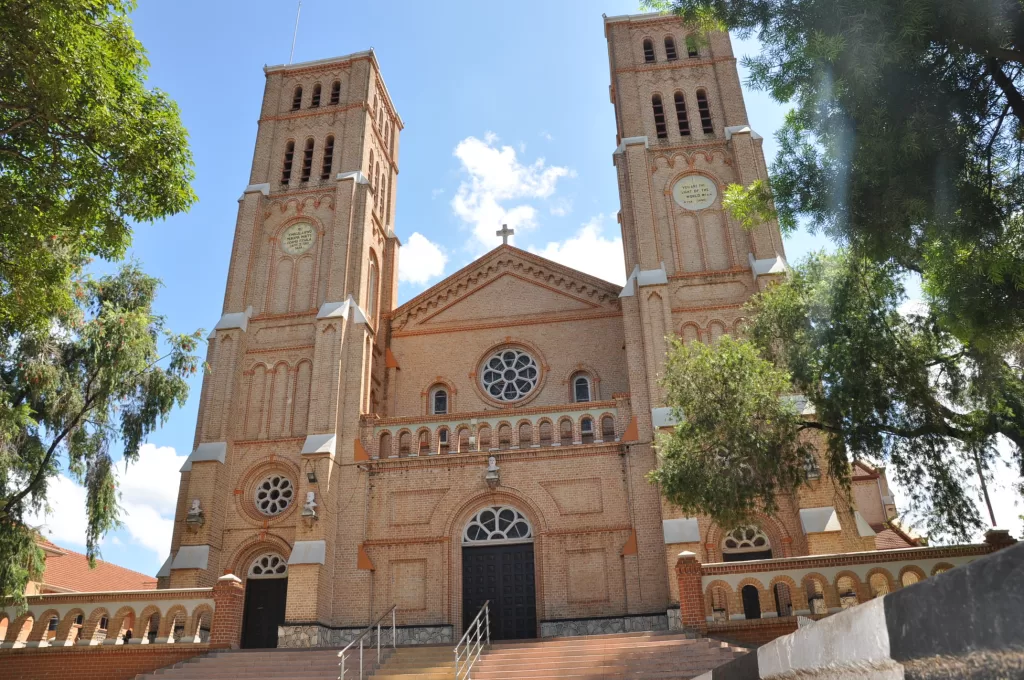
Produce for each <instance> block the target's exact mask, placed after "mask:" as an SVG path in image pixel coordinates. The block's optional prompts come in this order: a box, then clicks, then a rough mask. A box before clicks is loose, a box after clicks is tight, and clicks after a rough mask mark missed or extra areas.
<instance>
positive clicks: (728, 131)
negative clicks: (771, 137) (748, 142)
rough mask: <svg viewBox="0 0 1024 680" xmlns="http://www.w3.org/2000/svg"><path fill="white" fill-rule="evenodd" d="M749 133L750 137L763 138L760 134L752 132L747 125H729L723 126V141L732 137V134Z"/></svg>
mask: <svg viewBox="0 0 1024 680" xmlns="http://www.w3.org/2000/svg"><path fill="white" fill-rule="evenodd" d="M743 133H749V134H750V138H751V139H763V138H762V137H761V135H759V134H757V133H756V132H754V131H753V130H752V129H751V128H750V126H749V125H730V126H729V127H727V128H725V141H727V142H728V141H729V140H730V139H732V136H733V135H739V134H743Z"/></svg>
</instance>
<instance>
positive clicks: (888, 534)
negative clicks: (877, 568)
mask: <svg viewBox="0 0 1024 680" xmlns="http://www.w3.org/2000/svg"><path fill="white" fill-rule="evenodd" d="M916 545H917V543H916V542H910V541H908V540H907V539H906V538H905V537H903V536H901V535H900V534H898V533H897V532H895V531H893V530H892V529H883V530H882V531H879V532H878V533H877V534H875V549H876V550H900V549H903V548H913V547H915V546H916Z"/></svg>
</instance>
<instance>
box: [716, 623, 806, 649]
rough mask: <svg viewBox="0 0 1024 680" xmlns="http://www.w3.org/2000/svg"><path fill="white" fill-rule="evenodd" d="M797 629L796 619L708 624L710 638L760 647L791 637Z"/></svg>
mask: <svg viewBox="0 0 1024 680" xmlns="http://www.w3.org/2000/svg"><path fill="white" fill-rule="evenodd" d="M796 628H797V623H796V619H795V618H786V619H755V620H751V621H731V622H729V623H712V624H708V637H710V638H715V639H719V640H726V641H727V642H739V643H740V644H744V645H749V646H751V647H760V646H761V645H763V644H766V643H768V642H771V641H772V640H774V639H775V638H777V637H782V636H783V635H789V634H790V633H792V632H793V631H795V630H796Z"/></svg>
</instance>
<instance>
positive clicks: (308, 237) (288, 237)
mask: <svg viewBox="0 0 1024 680" xmlns="http://www.w3.org/2000/svg"><path fill="white" fill-rule="evenodd" d="M315 240H316V230H315V229H314V228H313V225H312V224H310V223H309V222H299V223H298V224H293V225H292V226H290V227H288V228H287V229H285V230H284V233H283V234H281V248H282V249H283V250H284V252H286V253H288V254H289V255H301V254H302V253H304V252H306V251H307V250H309V247H310V246H311V245H313V241H315Z"/></svg>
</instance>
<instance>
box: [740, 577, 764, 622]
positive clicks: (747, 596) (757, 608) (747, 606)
mask: <svg viewBox="0 0 1024 680" xmlns="http://www.w3.org/2000/svg"><path fill="white" fill-rule="evenodd" d="M740 595H741V596H742V597H743V616H744V617H745V618H748V619H759V618H761V597H760V594H759V593H758V592H757V586H749V585H748V586H743V590H742V591H740Z"/></svg>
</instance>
